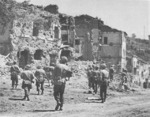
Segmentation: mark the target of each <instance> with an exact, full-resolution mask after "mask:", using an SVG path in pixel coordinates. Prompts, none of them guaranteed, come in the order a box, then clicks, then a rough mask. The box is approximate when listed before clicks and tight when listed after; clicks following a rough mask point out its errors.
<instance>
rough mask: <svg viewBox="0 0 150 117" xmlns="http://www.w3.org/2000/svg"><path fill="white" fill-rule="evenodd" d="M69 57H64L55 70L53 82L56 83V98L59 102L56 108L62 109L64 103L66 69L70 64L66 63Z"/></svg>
mask: <svg viewBox="0 0 150 117" xmlns="http://www.w3.org/2000/svg"><path fill="white" fill-rule="evenodd" d="M67 61H68V59H67V58H66V57H64V56H63V57H62V58H61V60H60V63H57V64H56V66H55V68H54V72H53V83H54V98H55V100H56V102H57V105H56V107H55V110H58V109H59V110H62V107H63V103H64V97H63V95H64V91H65V84H66V80H67V79H66V76H67V74H66V70H67V69H68V66H67V65H66V63H67Z"/></svg>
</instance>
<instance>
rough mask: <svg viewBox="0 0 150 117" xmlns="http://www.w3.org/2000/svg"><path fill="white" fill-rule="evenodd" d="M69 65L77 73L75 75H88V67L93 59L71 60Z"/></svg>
mask: <svg viewBox="0 0 150 117" xmlns="http://www.w3.org/2000/svg"><path fill="white" fill-rule="evenodd" d="M68 65H69V67H70V68H71V70H72V71H73V73H74V74H75V76H84V77H87V72H86V70H87V68H88V66H89V65H92V61H71V62H69V63H68Z"/></svg>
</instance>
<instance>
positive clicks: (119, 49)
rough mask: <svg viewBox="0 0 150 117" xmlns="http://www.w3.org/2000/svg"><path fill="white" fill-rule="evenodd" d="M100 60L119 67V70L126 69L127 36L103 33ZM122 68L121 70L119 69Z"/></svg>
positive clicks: (119, 32)
mask: <svg viewBox="0 0 150 117" xmlns="http://www.w3.org/2000/svg"><path fill="white" fill-rule="evenodd" d="M98 52H99V58H101V59H102V60H103V61H105V62H106V63H109V64H110V65H112V64H114V65H117V66H118V70H119V69H120V70H122V69H123V68H126V35H125V33H124V32H121V31H116V32H113V31H112V32H111V31H109V32H102V40H101V47H100V49H99V50H98ZM119 67H120V68H119Z"/></svg>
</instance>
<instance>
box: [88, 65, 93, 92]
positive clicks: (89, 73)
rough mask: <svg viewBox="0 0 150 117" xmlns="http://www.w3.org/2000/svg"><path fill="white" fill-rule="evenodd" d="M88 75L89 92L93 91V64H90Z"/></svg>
mask: <svg viewBox="0 0 150 117" xmlns="http://www.w3.org/2000/svg"><path fill="white" fill-rule="evenodd" d="M87 76H88V86H89V93H91V88H92V66H88V69H87Z"/></svg>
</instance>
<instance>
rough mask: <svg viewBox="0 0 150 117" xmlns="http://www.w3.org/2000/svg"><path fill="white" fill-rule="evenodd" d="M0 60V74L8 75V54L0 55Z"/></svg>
mask: <svg viewBox="0 0 150 117" xmlns="http://www.w3.org/2000/svg"><path fill="white" fill-rule="evenodd" d="M0 62H1V63H0V76H5V75H8V74H9V71H10V66H8V65H7V63H8V62H9V63H10V62H11V60H10V59H9V58H8V56H3V55H0Z"/></svg>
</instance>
